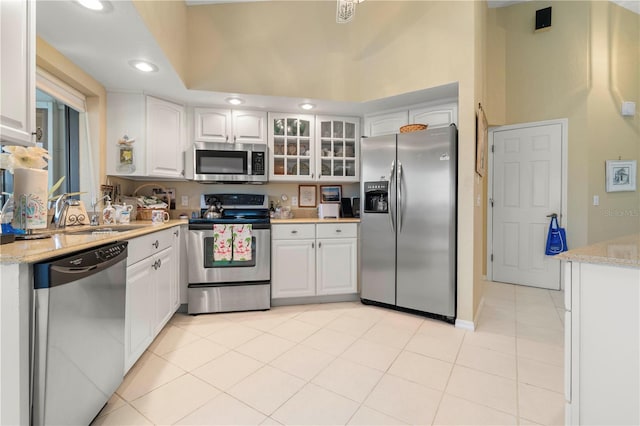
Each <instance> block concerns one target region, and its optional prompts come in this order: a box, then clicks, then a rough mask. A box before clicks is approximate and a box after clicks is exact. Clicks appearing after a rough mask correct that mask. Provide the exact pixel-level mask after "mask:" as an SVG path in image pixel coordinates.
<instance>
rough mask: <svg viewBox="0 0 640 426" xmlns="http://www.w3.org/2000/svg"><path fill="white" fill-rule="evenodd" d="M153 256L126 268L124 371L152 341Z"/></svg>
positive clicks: (153, 306)
mask: <svg viewBox="0 0 640 426" xmlns="http://www.w3.org/2000/svg"><path fill="white" fill-rule="evenodd" d="M153 263H154V259H153V257H148V258H146V259H144V260H142V261H140V262H138V263H135V264H133V265H131V266H128V267H127V290H126V307H125V327H124V330H125V332H124V339H125V340H124V352H125V353H124V364H125V365H124V370H125V373H126V372H127V371H129V369H130V368H131V366H132V365H133V364H135V362H136V361H137V360H138V358H140V355H142V354H143V353H144V351H145V349H147V347H148V346H149V345H150V344H151V342H152V341H153V335H154V333H153V322H154V315H155V312H154V308H155V304H154V303H149V301H150V300H153V291H152V290H153V281H152V279H151V277H152V276H154V275H155V274H153V273H152V271H153V268H152V265H153Z"/></svg>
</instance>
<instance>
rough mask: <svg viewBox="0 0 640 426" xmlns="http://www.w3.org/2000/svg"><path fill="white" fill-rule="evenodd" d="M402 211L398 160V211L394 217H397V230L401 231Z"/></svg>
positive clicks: (400, 167)
mask: <svg viewBox="0 0 640 426" xmlns="http://www.w3.org/2000/svg"><path fill="white" fill-rule="evenodd" d="M403 213H404V206H403V205H402V163H401V162H399V161H398V211H397V213H396V217H397V218H398V232H402V216H403Z"/></svg>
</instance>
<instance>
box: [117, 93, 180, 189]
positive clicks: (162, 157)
mask: <svg viewBox="0 0 640 426" xmlns="http://www.w3.org/2000/svg"><path fill="white" fill-rule="evenodd" d="M184 117H185V113H184V107H183V106H182V105H179V104H175V103H173V102H168V101H165V100H162V99H158V98H155V97H152V96H145V95H143V94H135V93H116V92H109V93H107V174H109V175H113V176H131V177H158V178H171V179H183V178H184V151H185V139H186V137H185V118H184ZM125 135H126V136H127V137H129V138H130V139H135V142H133V143H132V144H131V148H132V149H133V154H132V158H128V157H125V152H126V151H123V148H124V146H122V145H119V144H118V141H119V140H120V139H122V138H123V137H124V136H125Z"/></svg>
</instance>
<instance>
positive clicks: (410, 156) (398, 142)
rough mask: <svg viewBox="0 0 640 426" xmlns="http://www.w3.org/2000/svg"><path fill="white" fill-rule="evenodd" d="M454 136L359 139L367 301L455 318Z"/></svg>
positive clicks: (439, 132)
mask: <svg viewBox="0 0 640 426" xmlns="http://www.w3.org/2000/svg"><path fill="white" fill-rule="evenodd" d="M457 133H458V132H457V129H456V127H455V126H454V125H451V126H449V127H446V128H437V129H427V130H423V131H419V132H412V133H400V134H397V135H387V136H376V137H371V138H363V139H362V143H361V156H362V180H361V182H362V183H361V196H362V198H363V200H364V201H363V206H361V218H360V220H361V225H360V227H361V228H360V236H361V243H362V246H361V253H362V258H361V265H362V274H361V286H362V289H361V294H360V296H361V299H362V302H363V303H371V304H380V305H384V306H389V307H396V308H400V309H408V310H413V311H420V312H422V313H427V314H431V315H432V316H435V317H437V318H440V319H443V320H446V321H449V322H453V321H454V319H455V315H456V176H457V167H456V165H457V164H456V163H457V161H456V160H457Z"/></svg>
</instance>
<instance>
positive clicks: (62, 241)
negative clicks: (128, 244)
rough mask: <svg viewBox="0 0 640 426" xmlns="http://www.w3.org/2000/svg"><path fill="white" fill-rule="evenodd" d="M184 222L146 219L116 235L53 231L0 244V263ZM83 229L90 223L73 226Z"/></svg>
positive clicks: (86, 246) (29, 260)
mask: <svg viewBox="0 0 640 426" xmlns="http://www.w3.org/2000/svg"><path fill="white" fill-rule="evenodd" d="M186 224H188V221H187V220H184V219H173V220H169V221H168V222H164V223H159V224H152V223H151V222H146V221H145V222H141V221H137V222H136V221H134V222H131V223H130V224H129V225H127V226H130V225H140V228H137V229H132V230H128V231H122V232H119V233H117V234H98V235H91V234H89V235H87V234H85V235H74V234H73V232H68V233H64V232H62V233H53V234H52V236H51V238H44V239H37V240H16V241H15V242H12V243H9V244H3V245H1V246H0V265H10V264H16V263H36V262H42V261H45V260H48V259H52V258H55V257H58V256H63V255H66V254H70V253H74V252H78V251H83V250H89V249H91V248H93V247H98V246H101V245H103V244H108V243H112V242H115V241H124V240H130V239H132V238H136V237H141V236H143V235H146V234H150V233H153V232H158V231H162V230H163V229H168V228H172V227H174V226H178V225H186ZM117 227H118V225H113V228H117ZM84 228H87V229H91V227H90V226H83V227H78V228H75V229H77V230H78V231H80V230H83V229H84ZM75 229H74V230H75Z"/></svg>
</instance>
